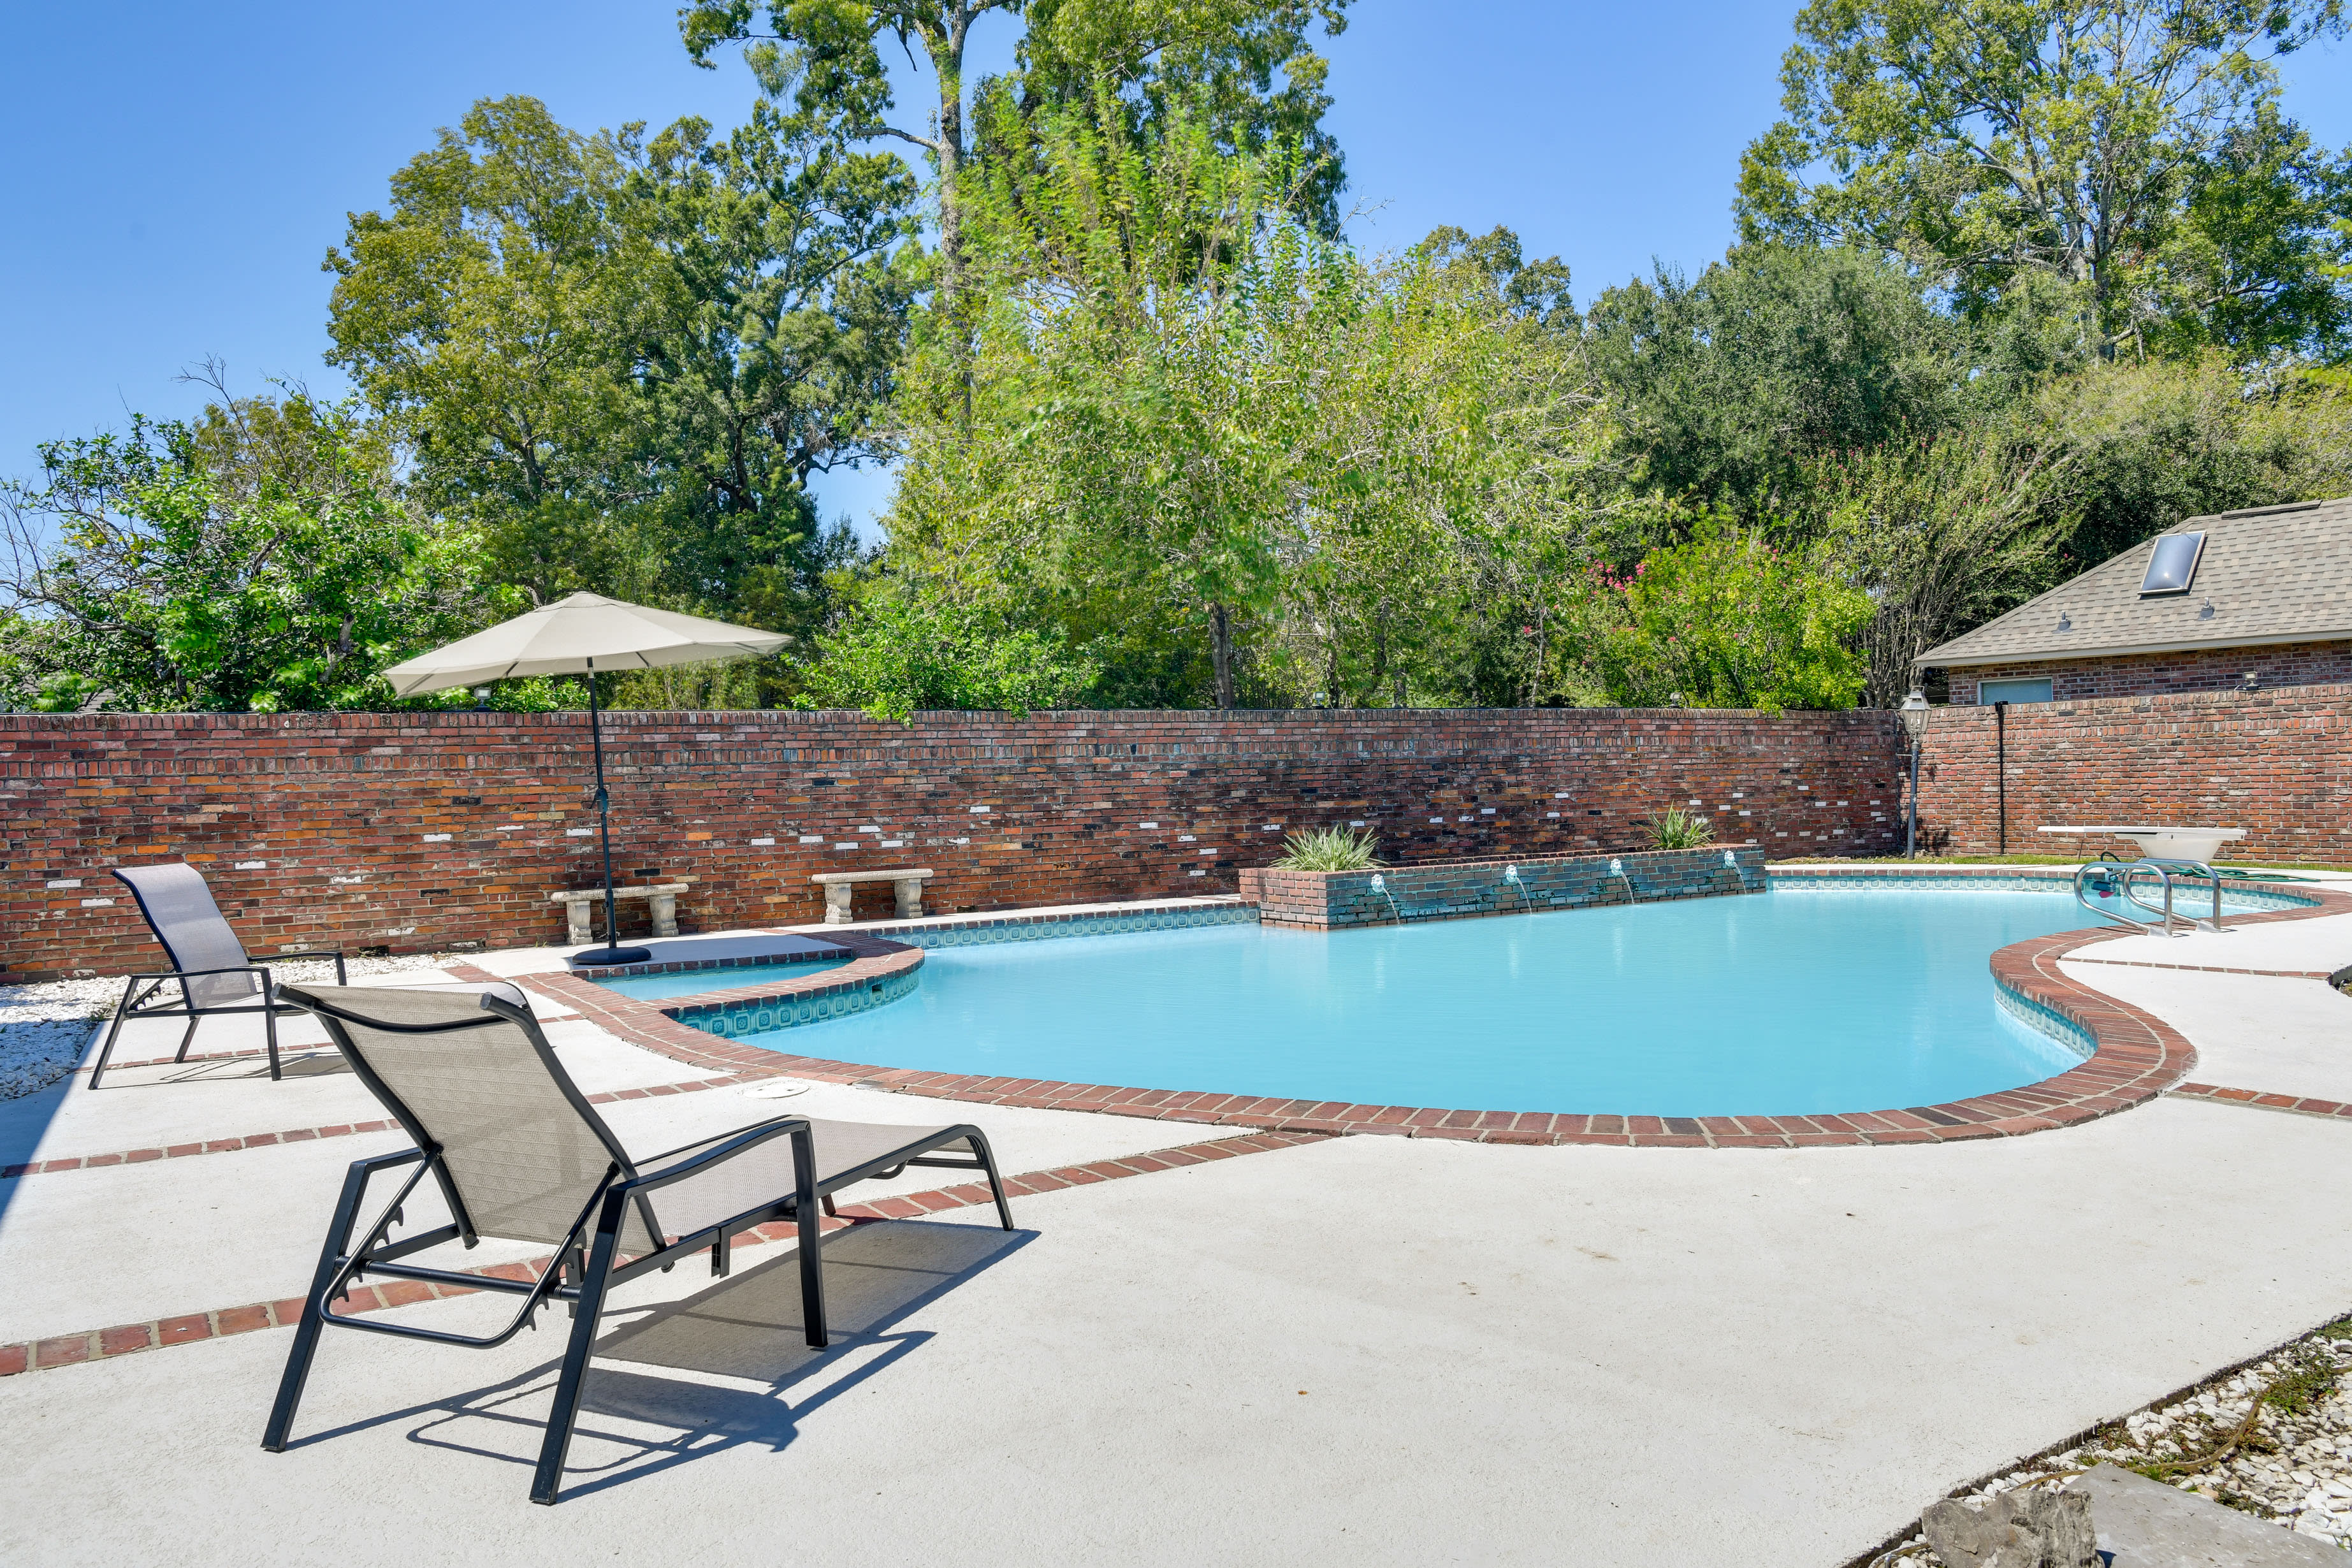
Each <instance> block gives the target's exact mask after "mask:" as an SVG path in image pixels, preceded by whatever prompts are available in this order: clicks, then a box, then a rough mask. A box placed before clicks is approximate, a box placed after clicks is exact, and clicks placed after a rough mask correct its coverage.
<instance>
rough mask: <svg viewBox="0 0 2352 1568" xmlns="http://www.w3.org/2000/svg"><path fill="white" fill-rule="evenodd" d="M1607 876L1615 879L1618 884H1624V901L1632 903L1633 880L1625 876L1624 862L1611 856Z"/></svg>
mask: <svg viewBox="0 0 2352 1568" xmlns="http://www.w3.org/2000/svg"><path fill="white" fill-rule="evenodd" d="M1609 874H1610V875H1611V876H1612V877H1614V878H1616V879H1618V880H1619V881H1620V882H1622V883H1624V884H1625V901H1626V902H1627V903H1629V904H1630V903H1632V902H1633V879H1632V878H1631V877H1628V876H1627V875H1625V862H1624V861H1622V860H1620V859H1618V858H1616V857H1615V856H1613V855H1612V856H1611V857H1610V858H1609Z"/></svg>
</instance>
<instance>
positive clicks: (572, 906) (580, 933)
mask: <svg viewBox="0 0 2352 1568" xmlns="http://www.w3.org/2000/svg"><path fill="white" fill-rule="evenodd" d="M563 918H564V921H566V923H567V924H569V925H570V927H571V928H572V941H573V942H581V943H583V944H584V943H585V942H587V941H588V939H589V938H590V937H591V936H593V935H594V934H595V933H594V932H593V931H591V930H590V929H589V926H588V900H585V899H573V900H572V901H571V902H569V903H567V904H565V905H564V906H563Z"/></svg>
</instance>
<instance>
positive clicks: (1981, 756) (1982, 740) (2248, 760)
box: [1919, 686, 2352, 864]
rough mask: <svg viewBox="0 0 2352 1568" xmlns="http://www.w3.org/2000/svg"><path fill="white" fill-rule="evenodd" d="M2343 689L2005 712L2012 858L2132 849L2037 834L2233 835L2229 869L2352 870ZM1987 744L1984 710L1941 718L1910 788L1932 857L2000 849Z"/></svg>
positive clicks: (1992, 740) (2108, 701)
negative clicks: (2069, 830) (2066, 827)
mask: <svg viewBox="0 0 2352 1568" xmlns="http://www.w3.org/2000/svg"><path fill="white" fill-rule="evenodd" d="M2347 711H2352V686H2299V687H2287V688H2283V689H2278V690H2274V691H2253V692H2239V691H2209V692H2181V693H2172V694H2168V695H2164V696H2158V697H2114V698H2100V699H2096V700H2085V701H2079V702H2063V701H2062V702H2032V703H2023V704H2014V705H2012V706H2011V708H2010V709H2009V710H2008V735H2009V764H2008V771H2009V850H2010V852H2011V853H2012V854H2067V853H2070V852H2072V851H2073V849H2074V847H2075V846H2077V845H2082V846H2084V852H2085V853H2089V852H2092V851H2096V852H2098V853H2122V854H2126V855H2129V856H2132V857H2134V858H2137V855H2138V850H2137V848H2136V847H2134V846H2133V845H2132V844H2131V843H2130V842H2129V841H2128V840H2122V839H2093V840H2080V839H2070V838H2053V837H2049V836H2046V835H2042V834H2038V833H2036V832H2034V829H2035V828H2037V827H2042V826H2059V825H2063V824H2069V823H2091V824H2095V823H2134V822H2150V821H2152V822H2157V823H2165V824H2171V825H2176V826H2212V827H2242V828H2245V829H2246V830H2247V837H2245V839H2244V840H2243V841H2242V842H2240V843H2238V844H2236V845H2233V846H2231V848H2230V849H2229V850H2228V851H2227V852H2226V853H2227V855H2228V857H2229V858H2231V859H2233V860H2270V861H2328V862H2334V863H2336V864H2352V732H2347V722H2346V719H2347ZM1997 741H1998V736H1997V732H1996V729H1995V723H1994V714H1993V711H1992V710H1990V709H1989V708H1939V709H1937V710H1936V713H1935V716H1934V718H1933V719H1932V720H1931V721H1930V722H1929V725H1928V730H1927V747H1926V752H1925V759H1924V761H1925V766H1924V770H1923V772H1922V774H1921V778H1920V786H1919V812H1920V820H1921V832H1922V834H1923V835H1924V836H1925V837H1926V839H1927V843H1928V844H1929V845H1931V846H1933V847H1937V848H1938V849H1941V850H1944V851H1947V852H1949V853H1953V854H1962V855H1990V854H1992V853H1994V852H1995V851H1996V849H1997V847H1998V846H1999V844H2000V791H1999V784H2000V773H1999V771H1998V769H1997V767H1996V765H1995V756H1996V748H1997Z"/></svg>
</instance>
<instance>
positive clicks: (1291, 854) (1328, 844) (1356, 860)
mask: <svg viewBox="0 0 2352 1568" xmlns="http://www.w3.org/2000/svg"><path fill="white" fill-rule="evenodd" d="M1379 844H1380V840H1379V839H1377V838H1375V837H1372V835H1371V834H1370V832H1369V831H1367V832H1364V833H1361V834H1358V833H1355V832H1352V831H1350V830H1349V829H1348V828H1345V827H1318V828H1313V829H1310V830H1309V831H1307V832H1305V833H1294V834H1292V835H1291V836H1290V837H1287V838H1286V839H1284V840H1283V841H1282V853H1281V855H1279V856H1278V857H1276V859H1275V862H1274V864H1275V866H1276V868H1277V869H1280V870H1285V871H1369V870H1370V869H1372V868H1374V867H1376V866H1379V865H1381V864H1382V863H1383V862H1381V860H1380V859H1379V858H1376V857H1375V856H1374V855H1373V854H1372V851H1373V849H1375V848H1376V847H1379Z"/></svg>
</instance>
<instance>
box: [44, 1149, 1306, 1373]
mask: <svg viewBox="0 0 2352 1568" xmlns="http://www.w3.org/2000/svg"><path fill="white" fill-rule="evenodd" d="M1316 1142H1322V1138H1321V1135H1319V1134H1314V1133H1281V1132H1261V1133H1256V1134H1254V1135H1251V1136H1247V1137H1240V1138H1219V1139H1215V1140H1213V1141H1211V1142H1205V1143H1188V1144H1184V1145H1182V1146H1181V1147H1179V1148H1174V1149H1156V1150H1153V1151H1151V1152H1148V1153H1142V1154H1122V1155H1120V1156H1118V1158H1117V1159H1112V1160H1094V1161H1090V1162H1088V1163H1086V1164H1083V1165H1063V1166H1059V1167H1057V1168H1055V1169H1054V1170H1050V1171H1030V1172H1026V1173H1023V1174H1021V1175H1018V1176H1007V1177H1005V1178H1004V1191H1005V1195H1006V1196H1007V1197H1038V1196H1042V1195H1043V1194H1046V1193H1053V1192H1061V1191H1063V1190H1065V1189H1066V1188H1070V1187H1085V1186H1092V1185H1093V1184H1096V1183H1097V1182H1111V1181H1117V1180H1118V1179H1120V1178H1121V1177H1125V1176H1143V1175H1150V1173H1153V1172H1155V1171H1172V1170H1178V1169H1181V1168H1182V1167H1183V1166H1186V1165H1204V1164H1208V1163H1211V1162H1213V1161H1216V1160H1230V1159H1233V1158H1234V1157H1236V1156H1238V1155H1242V1154H1261V1153H1268V1152H1272V1151H1274V1150H1276V1149H1289V1148H1296V1147H1297V1146H1298V1145H1300V1144H1302V1143H1316ZM991 1201H992V1198H991V1195H990V1193H989V1190H988V1186H987V1184H985V1183H982V1182H968V1183H963V1184H959V1185H957V1186H952V1187H941V1188H938V1189H936V1190H934V1191H930V1192H922V1193H900V1194H893V1195H891V1196H888V1197H881V1198H874V1199H871V1200H869V1201H868V1202H866V1203H862V1204H843V1205H841V1212H840V1216H839V1217H838V1218H827V1219H825V1220H824V1221H822V1222H821V1224H822V1226H823V1228H824V1230H825V1231H826V1232H828V1233H830V1232H833V1231H837V1230H843V1229H846V1228H847V1227H849V1226H853V1225H870V1224H873V1223H874V1222H876V1221H877V1220H891V1219H917V1218H920V1217H921V1216H923V1215H932V1214H939V1213H941V1212H943V1211H945V1210H948V1209H956V1208H969V1207H972V1206H974V1205H981V1204H986V1203H989V1202H991ZM744 1235H745V1237H750V1238H751V1240H752V1241H754V1242H775V1241H790V1240H793V1238H794V1237H797V1236H798V1235H799V1231H798V1229H797V1227H795V1226H791V1225H786V1224H784V1223H782V1222H781V1221H778V1222H772V1223H770V1224H767V1225H763V1226H758V1227H756V1228H754V1229H752V1230H750V1231H746V1232H745V1233H744ZM550 1261H551V1258H549V1257H541V1258H530V1259H526V1260H524V1261H522V1262H520V1263H498V1264H490V1265H488V1266H486V1267H483V1268H468V1269H464V1270H460V1271H459V1272H463V1273H467V1274H484V1275H491V1276H495V1277H497V1278H499V1279H517V1280H530V1279H535V1278H537V1277H538V1275H539V1273H540V1271H541V1269H543V1268H546V1266H547V1265H548V1263H549V1262H550ZM476 1294H478V1292H477V1291H475V1290H471V1289H467V1288H466V1287H465V1286H462V1285H457V1286H449V1285H437V1284H434V1283H431V1282H430V1281H427V1280H423V1279H388V1280H385V1281H384V1282H383V1283H382V1284H379V1285H365V1284H362V1285H354V1286H352V1289H351V1292H350V1298H349V1305H348V1306H341V1307H340V1308H339V1310H344V1311H351V1312H382V1311H387V1310H390V1309H392V1308H394V1307H407V1306H413V1305H415V1303H417V1302H419V1301H434V1300H448V1299H450V1298H453V1297H457V1296H471V1295H476ZM303 1301H304V1298H302V1297H299V1296H293V1297H289V1298H287V1299H285V1300H278V1301H255V1302H251V1303H248V1304H247V1305H245V1306H242V1307H223V1308H219V1309H216V1310H209V1311H203V1312H184V1313H180V1314H178V1315H176V1316H173V1317H167V1318H155V1319H150V1320H149V1321H146V1322H143V1323H121V1324H117V1325H116V1326H115V1327H113V1328H110V1329H89V1330H85V1331H82V1332H80V1333H72V1334H53V1335H50V1336H49V1337H47V1338H46V1339H39V1340H27V1341H21V1342H17V1343H15V1344H5V1345H0V1377H11V1376H15V1375H16V1374H18V1373H26V1372H47V1371H51V1370H54V1369H56V1368H58V1367H65V1366H75V1365H79V1364H81V1363H86V1362H92V1361H105V1360H109V1359H110V1358H112V1357H115V1356H121V1355H132V1354H136V1353H137V1352H141V1351H149V1350H161V1349H163V1348H164V1347H166V1346H169V1345H184V1344H195V1343H197V1342H201V1341H204V1340H216V1339H226V1338H227V1337H228V1336H230V1335H232V1334H245V1333H251V1332H253V1331H255V1330H257V1329H283V1328H291V1327H292V1326H293V1325H294V1323H295V1321H297V1320H298V1319H299V1318H300V1317H301V1315H302V1306H303Z"/></svg>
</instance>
